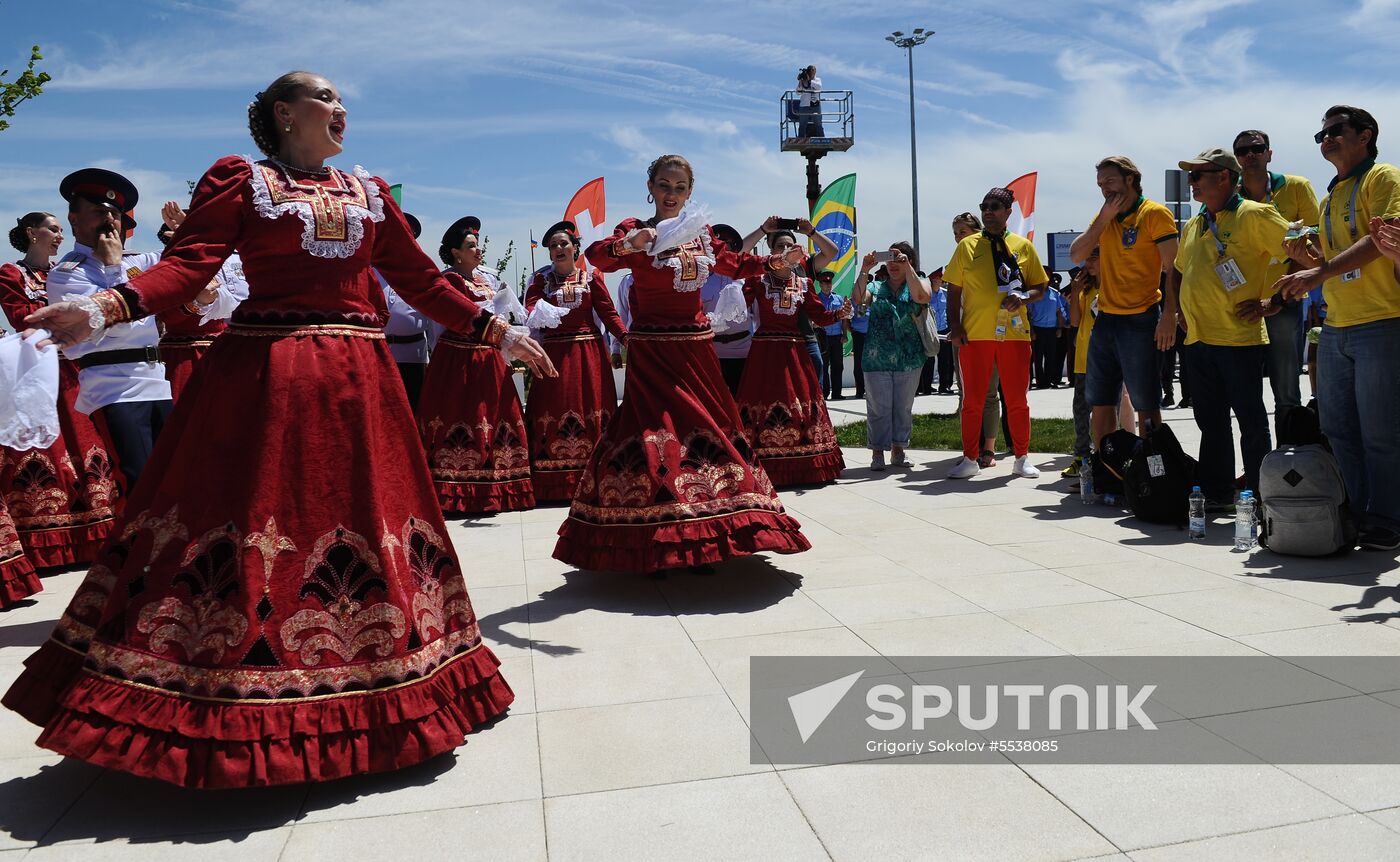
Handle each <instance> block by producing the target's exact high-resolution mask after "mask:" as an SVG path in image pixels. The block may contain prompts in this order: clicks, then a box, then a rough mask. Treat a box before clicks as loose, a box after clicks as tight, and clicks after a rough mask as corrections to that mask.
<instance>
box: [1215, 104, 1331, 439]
mask: <svg viewBox="0 0 1400 862" xmlns="http://www.w3.org/2000/svg"><path fill="white" fill-rule="evenodd" d="M1234 150H1235V158H1236V159H1238V160H1239V163H1240V171H1241V173H1240V196H1241V197H1243V198H1244V199H1245V200H1247V201H1259V202H1260V203H1266V204H1270V205H1272V206H1273V208H1274V209H1276V210H1278V211H1279V214H1280V215H1282V216H1283V220H1284V221H1286V222H1289V223H1294V222H1298V223H1301V224H1302V225H1303V226H1304V227H1317V215H1318V210H1317V194H1316V193H1315V192H1313V187H1312V183H1310V182H1308V180H1307V178H1306V177H1297V176H1292V175H1289V174H1276V173H1273V172H1272V171H1270V170H1269V162H1271V161H1272V160H1273V157H1274V151H1273V150H1272V149H1270V145H1269V136H1268V134H1267V133H1265V132H1261V131H1260V130H1258V129H1246V130H1245V131H1243V132H1240V133H1239V134H1238V135H1235V143H1234ZM1289 268H1290V261H1289V260H1288V258H1286V257H1285V258H1283V259H1282V260H1279V261H1277V262H1275V263H1274V264H1272V265H1271V266H1270V267H1269V283H1270V284H1273V283H1274V282H1275V281H1278V280H1279V279H1280V278H1282V277H1283V276H1284V275H1286V274H1287V273H1288V270H1289ZM1264 325H1265V328H1266V329H1268V331H1269V351H1268V359H1267V360H1266V361H1265V365H1266V366H1267V368H1268V371H1269V386H1270V388H1272V389H1273V391H1274V422H1275V427H1278V423H1279V422H1281V421H1282V420H1283V416H1284V414H1285V413H1287V412H1288V410H1289V409H1290V408H1292V407H1296V406H1298V405H1299V404H1302V403H1303V392H1302V389H1301V388H1300V387H1299V386H1298V377H1299V375H1301V374H1302V373H1303V304H1302V303H1301V302H1285V303H1284V304H1283V308H1282V309H1280V310H1279V312H1278V313H1277V314H1274V315H1273V316H1271V317H1269V318H1266V319H1265V321H1264Z"/></svg>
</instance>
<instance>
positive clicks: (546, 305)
mask: <svg viewBox="0 0 1400 862" xmlns="http://www.w3.org/2000/svg"><path fill="white" fill-rule="evenodd" d="M568 314H569V310H568V309H567V308H560V307H559V306H557V305H554V304H552V303H550V302H546V301H545V300H543V299H541V300H540V301H539V302H536V303H535V307H534V309H533V310H531V312H530V316H529V317H528V318H527V319H526V320H525V325H526V326H528V327H530V328H531V329H536V330H539V329H553V328H555V327H556V326H558V325H559V324H560V322H561V321H563V319H564V318H565V317H566V316H567V315H568Z"/></svg>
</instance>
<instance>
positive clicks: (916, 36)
mask: <svg viewBox="0 0 1400 862" xmlns="http://www.w3.org/2000/svg"><path fill="white" fill-rule="evenodd" d="M932 35H934V33H933V31H932V30H925V29H924V28H923V27H915V28H914V32H913V33H912V34H910V35H908V36H906V35H904V31H903V30H896V31H894V32H893V33H891V34H890V35H888V36H886V37H885V41H886V42H889V43H891V44H892V45H894V46H895V47H896V48H903V49H904V52H905V54H907V55H908V57H909V187H910V195H911V197H912V199H913V214H914V237H913V239H914V253H915V254H918V252H919V157H918V152H917V141H916V138H915V134H914V49H915V48H917V47H918V46H920V45H922V44H924V43H925V42H927V41H928V40H929V37H930V36H932Z"/></svg>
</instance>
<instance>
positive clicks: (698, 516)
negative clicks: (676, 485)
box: [569, 493, 783, 526]
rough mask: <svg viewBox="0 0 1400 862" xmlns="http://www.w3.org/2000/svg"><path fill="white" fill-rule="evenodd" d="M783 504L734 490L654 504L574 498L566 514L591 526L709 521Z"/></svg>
mask: <svg viewBox="0 0 1400 862" xmlns="http://www.w3.org/2000/svg"><path fill="white" fill-rule="evenodd" d="M782 511H783V504H782V503H780V502H778V500H777V499H776V498H774V497H770V496H768V495H767V494H758V493H748V494H737V495H735V496H733V497H726V498H724V499H722V500H703V501H697V502H694V503H681V502H675V503H662V504H659V505H655V506H637V507H622V506H591V505H589V504H587V503H582V502H579V501H578V500H574V501H573V503H572V504H571V505H570V507H569V517H570V518H571V519H573V520H575V521H579V522H581V523H584V524H591V525H593V526H645V525H652V524H676V523H683V522H687V521H709V520H713V519H715V518H726V517H729V516H730V515H737V514H741V513H744V512H766V513H769V514H781V513H782Z"/></svg>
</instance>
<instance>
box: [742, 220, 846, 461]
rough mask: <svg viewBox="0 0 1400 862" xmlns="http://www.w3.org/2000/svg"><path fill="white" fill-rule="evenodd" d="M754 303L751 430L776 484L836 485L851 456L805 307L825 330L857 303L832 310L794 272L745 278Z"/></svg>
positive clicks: (746, 397)
mask: <svg viewBox="0 0 1400 862" xmlns="http://www.w3.org/2000/svg"><path fill="white" fill-rule="evenodd" d="M784 239H785V240H786V243H783V244H780V245H775V246H774V251H775V252H778V253H781V252H782V251H785V250H786V246H787V245H796V243H795V242H794V241H793V240H792V239H791V238H788V237H784ZM744 300H745V304H746V305H752V304H755V303H756V304H757V307H758V330H757V331H756V332H754V336H753V346H752V347H750V348H749V361H748V362H747V363H745V365H744V376H743V379H742V380H741V381H740V383H739V394H738V396H737V397H736V398H735V401H736V402H738V406H739V416H740V418H742V419H743V421H744V430H745V431H747V432H748V435H749V440H751V441H752V442H753V446H754V451H755V452H756V453H757V455H758V459H759V461H760V462H761V463H762V464H763V469H765V470H767V471H768V477H769V478H770V479H771V480H772V481H773V484H774V485H777V486H779V487H783V486H786V485H807V484H815V483H819V482H829V481H831V480H832V479H835V478H836V477H837V476H840V475H841V471H842V470H844V469H845V467H846V462H845V459H843V458H842V457H841V447H839V446H837V445H836V432H835V430H833V429H832V427H831V416H830V415H828V414H827V412H826V398H825V396H824V395H823V394H822V385H821V381H820V380H818V379H817V373H816V370H815V369H814V368H813V367H812V360H811V357H810V356H809V355H808V354H807V349H806V346H805V344H804V342H803V338H802V334H801V333H800V332H799V331H798V328H797V310H798V308H802V309H803V310H805V311H806V312H807V317H808V318H809V319H810V320H811V321H812V323H814V324H816V325H817V326H826V325H828V324H830V323H833V322H834V321H836V320H839V319H840V318H841V317H842V316H849V314H850V311H849V306H847V307H846V308H844V309H842V310H841V311H829V310H827V308H826V307H825V306H824V305H823V304H822V301H821V298H820V297H818V296H817V292H816V291H815V290H813V289H812V282H811V280H810V279H807V278H804V277H802V276H800V275H797V274H796V273H795V272H793V271H792V270H790V269H783V270H779V271H776V272H770V273H766V274H764V275H763V276H762V277H761V278H749V279H745V280H744Z"/></svg>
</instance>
